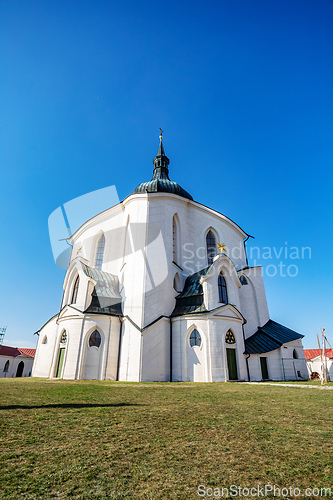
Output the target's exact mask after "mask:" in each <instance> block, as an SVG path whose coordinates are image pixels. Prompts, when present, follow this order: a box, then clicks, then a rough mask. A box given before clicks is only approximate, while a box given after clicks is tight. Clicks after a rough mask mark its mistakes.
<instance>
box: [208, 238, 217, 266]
mask: <svg viewBox="0 0 333 500" xmlns="http://www.w3.org/2000/svg"><path fill="white" fill-rule="evenodd" d="M206 249H207V261H208V265H209V266H210V265H211V264H213V259H214V257H215V255H216V238H215V235H214V233H213V231H211V230H209V231H208V233H207V235H206Z"/></svg>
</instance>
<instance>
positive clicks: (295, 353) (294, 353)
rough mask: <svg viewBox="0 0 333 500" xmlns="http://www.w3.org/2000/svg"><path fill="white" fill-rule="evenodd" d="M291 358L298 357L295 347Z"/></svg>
mask: <svg viewBox="0 0 333 500" xmlns="http://www.w3.org/2000/svg"><path fill="white" fill-rule="evenodd" d="M293 358H294V359H298V352H297V351H296V349H294V350H293Z"/></svg>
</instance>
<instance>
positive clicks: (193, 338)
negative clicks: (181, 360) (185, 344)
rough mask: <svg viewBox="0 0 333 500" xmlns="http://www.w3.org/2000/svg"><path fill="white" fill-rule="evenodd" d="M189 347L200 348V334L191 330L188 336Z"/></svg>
mask: <svg viewBox="0 0 333 500" xmlns="http://www.w3.org/2000/svg"><path fill="white" fill-rule="evenodd" d="M190 346H191V347H194V346H198V347H200V346H201V337H200V333H199V332H198V330H196V329H194V330H192V332H191V335H190Z"/></svg>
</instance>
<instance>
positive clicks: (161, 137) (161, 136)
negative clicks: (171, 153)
mask: <svg viewBox="0 0 333 500" xmlns="http://www.w3.org/2000/svg"><path fill="white" fill-rule="evenodd" d="M159 129H160V131H161V135H160V139H163V130H162V129H161V127H159Z"/></svg>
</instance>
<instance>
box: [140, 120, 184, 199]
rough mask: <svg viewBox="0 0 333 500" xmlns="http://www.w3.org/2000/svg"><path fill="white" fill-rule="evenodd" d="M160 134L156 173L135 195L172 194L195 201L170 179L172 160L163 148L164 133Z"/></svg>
mask: <svg viewBox="0 0 333 500" xmlns="http://www.w3.org/2000/svg"><path fill="white" fill-rule="evenodd" d="M160 130H161V134H160V145H159V148H158V153H157V155H156V156H155V158H154V159H153V163H154V171H153V177H152V179H151V181H149V182H143V183H142V184H139V185H138V187H137V188H136V189H135V191H134V193H133V194H135V193H172V194H177V195H178V196H182V197H183V198H187V199H189V200H193V198H192V196H191V195H190V194H189V193H188V192H187V191H185V189H183V188H182V187H181V186H180V185H179V184H177V182H174V181H171V180H170V179H169V168H168V166H169V163H170V160H169V158H168V157H167V156H166V154H165V152H164V147H163V140H162V139H163V135H162V134H163V131H162V129H160Z"/></svg>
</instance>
